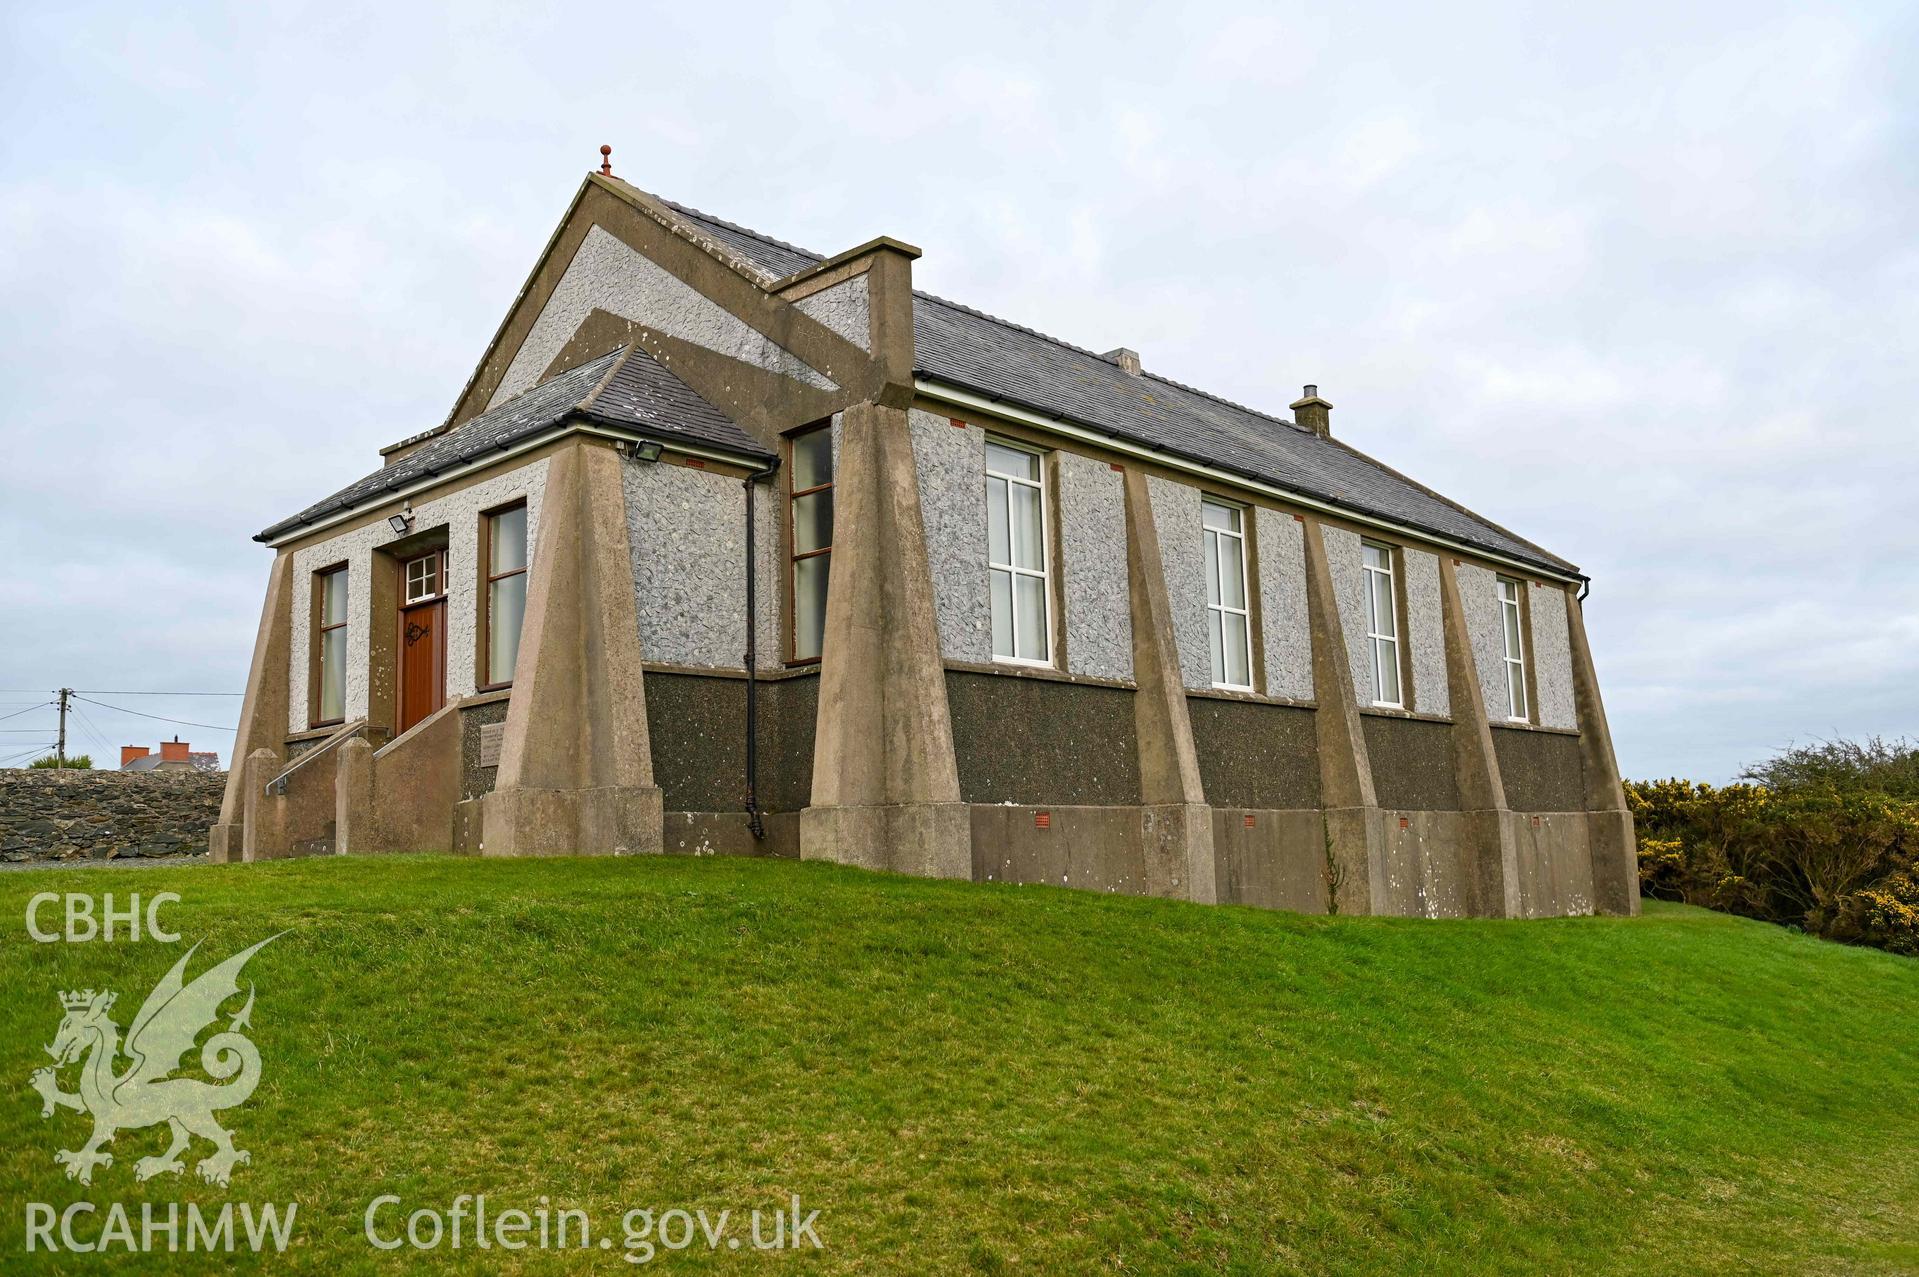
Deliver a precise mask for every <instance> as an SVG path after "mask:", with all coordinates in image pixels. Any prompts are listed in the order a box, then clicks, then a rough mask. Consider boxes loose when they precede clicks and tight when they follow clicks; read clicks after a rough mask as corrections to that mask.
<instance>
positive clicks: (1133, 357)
mask: <svg viewBox="0 0 1919 1277" xmlns="http://www.w3.org/2000/svg"><path fill="white" fill-rule="evenodd" d="M1100 358H1101V359H1104V360H1105V361H1106V362H1107V363H1110V364H1118V365H1119V366H1120V368H1121V369H1122V370H1123V371H1124V372H1125V373H1126V375H1127V376H1129V377H1137V376H1139V352H1138V351H1137V350H1128V349H1126V347H1124V346H1121V347H1120V348H1119V349H1117V350H1109V351H1107V352H1106V353H1105V354H1103V355H1101V356H1100Z"/></svg>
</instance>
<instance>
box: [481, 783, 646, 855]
mask: <svg viewBox="0 0 1919 1277" xmlns="http://www.w3.org/2000/svg"><path fill="white" fill-rule="evenodd" d="M663 819H664V813H663V809H662V806H661V800H660V791H659V788H658V786H652V785H648V786H639V785H631V786H619V787H607V788H603V789H528V788H525V787H522V788H519V789H510V790H495V791H494V792H493V793H490V794H488V795H487V796H486V806H485V815H484V822H485V824H484V828H485V831H486V834H485V840H484V843H483V845H482V846H481V848H480V851H481V854H482V855H487V856H635V855H649V854H650V855H657V854H658V853H659V852H660V850H661V846H660V827H661V822H662V820H663Z"/></svg>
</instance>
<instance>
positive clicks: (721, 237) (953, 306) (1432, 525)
mask: <svg viewBox="0 0 1919 1277" xmlns="http://www.w3.org/2000/svg"><path fill="white" fill-rule="evenodd" d="M665 202H666V203H667V204H668V205H669V206H670V207H672V208H673V209H674V210H675V211H677V212H678V213H680V214H681V215H683V216H684V217H686V218H687V219H689V220H690V221H692V222H693V223H695V224H696V225H697V226H698V227H699V229H700V230H701V231H703V232H704V233H705V234H707V235H708V236H709V237H711V238H712V239H713V240H715V241H717V242H718V243H719V244H720V245H721V246H722V247H723V248H725V249H727V250H728V251H729V252H730V253H732V254H733V255H735V256H737V257H740V258H743V259H744V260H745V261H746V263H747V264H748V265H751V266H754V267H757V268H758V269H759V270H761V271H763V272H765V273H766V275H767V276H768V278H769V280H770V279H777V278H783V277H785V276H787V275H791V274H795V273H797V272H799V271H802V270H805V269H807V268H808V267H811V266H815V265H818V264H819V263H820V262H821V261H824V260H825V259H824V258H823V257H822V256H821V255H820V254H818V253H812V252H808V251H807V250H806V249H803V248H799V247H796V246H795V245H792V244H788V243H784V242H782V241H780V240H776V239H773V238H771V237H769V236H766V235H762V234H760V233H759V232H758V231H752V230H748V229H747V228H746V227H743V226H738V225H735V224H734V223H732V222H726V221H721V220H720V219H719V218H716V217H714V216H712V215H711V214H708V213H702V212H700V211H699V210H698V209H694V208H688V207H686V206H685V205H683V204H675V203H673V202H672V201H670V200H669V201H665ZM913 363H914V372H915V373H916V374H917V375H919V376H922V377H925V378H927V379H928V380H931V381H939V382H944V383H947V384H949V385H952V386H955V387H958V388H961V389H964V390H967V391H971V392H973V393H975V394H978V395H981V396H983V397H985V398H988V399H993V400H998V401H1001V402H1005V403H1007V404H1009V405H1014V406H1018V407H1022V408H1027V409H1030V410H1033V411H1036V412H1039V413H1042V414H1044V415H1046V416H1050V417H1055V418H1058V419H1061V420H1065V421H1070V422H1073V423H1075V424H1078V425H1082V426H1087V427H1091V428H1092V429H1095V430H1098V431H1101V432H1104V433H1107V434H1110V435H1113V436H1115V437H1117V438H1120V439H1124V440H1126V441H1128V442H1131V443H1135V444H1140V445H1144V446H1146V447H1150V448H1156V449H1160V450H1163V451H1165V452H1168V453H1172V454H1176V455H1178V456H1181V457H1186V458H1189V459H1191V460H1194V461H1198V462H1202V463H1204V464H1207V465H1211V466H1215V467H1217V468H1219V469H1222V470H1227V471H1231V472H1233V473H1235V474H1239V475H1243V476H1245V477H1246V478H1249V479H1254V480H1258V481H1261V482H1264V483H1269V484H1272V485H1273V486H1275V487H1279V488H1283V489H1285V490H1287V491H1289V492H1295V493H1298V494H1300V495H1301V496H1307V497H1314V498H1317V499H1319V500H1321V501H1325V502H1327V503H1329V504H1331V505H1335V506H1340V507H1343V508H1345V509H1348V510H1352V511H1354V512H1355V513H1359V514H1367V515H1372V516H1375V517H1377V518H1382V519H1388V520H1391V521H1393V522H1395V523H1401V524H1405V525H1406V526H1408V527H1412V528H1416V529H1419V530H1422V531H1425V532H1429V533H1433V534H1436V535H1438V536H1441V537H1445V538H1448V539H1450V540H1454V541H1458V542H1461V543H1463V544H1465V545H1469V546H1476V547H1478V548H1481V549H1485V550H1490V551H1493V552H1495V553H1498V554H1502V555H1506V556H1508V557H1511V558H1514V559H1518V560H1521V561H1522V562H1526V563H1531V564H1535V565H1537V566H1539V567H1543V568H1546V569H1548V570H1550V571H1553V572H1569V573H1576V572H1577V571H1578V569H1577V568H1576V567H1574V566H1573V565H1572V564H1571V563H1569V562H1567V561H1566V560H1565V559H1562V558H1560V557H1559V556H1557V555H1555V554H1552V553H1549V552H1548V551H1546V550H1544V549H1542V548H1541V547H1539V546H1537V545H1534V544H1533V543H1532V542H1530V541H1527V540H1525V539H1524V538H1522V537H1520V536H1518V535H1516V534H1514V533H1513V532H1510V531H1508V530H1507V529H1505V528H1502V527H1500V526H1499V525H1498V524H1496V523H1493V522H1492V521H1491V520H1489V519H1486V518H1484V517H1482V516H1480V515H1478V514H1475V513H1473V512H1472V511H1471V510H1468V509H1466V508H1465V507H1464V506H1461V505H1458V504H1456V503H1454V502H1452V501H1450V500H1448V499H1446V498H1445V497H1442V496H1440V495H1439V494H1438V493H1436V492H1434V491H1433V490H1432V489H1430V488H1427V487H1424V486H1423V485H1421V484H1418V483H1415V482H1414V481H1413V480H1411V479H1409V478H1407V477H1406V476H1405V475H1402V474H1400V473H1399V472H1398V471H1396V470H1392V469H1390V468H1389V467H1387V466H1384V465H1381V464H1380V463H1379V462H1377V461H1375V460H1373V459H1372V458H1371V457H1368V456H1366V455H1365V454H1364V453H1362V452H1359V451H1357V450H1356V449H1354V448H1352V447H1350V446H1348V445H1347V444H1344V443H1342V442H1340V441H1339V440H1338V439H1325V438H1321V437H1319V436H1318V435H1315V434H1313V433H1312V432H1311V431H1309V430H1303V429H1301V428H1300V427H1298V426H1296V425H1295V424H1293V423H1292V422H1291V421H1289V420H1287V419H1286V418H1284V417H1276V416H1272V415H1269V414H1267V413H1263V412H1259V411H1256V410H1254V409H1252V408H1247V407H1244V406H1242V405H1240V404H1236V403H1232V402H1230V401H1229V400H1225V399H1221V398H1219V397H1217V396H1215V395H1209V394H1207V393H1206V392H1204V391H1201V390H1195V389H1193V388H1192V387H1190V386H1185V385H1181V384H1180V383H1179V382H1176V381H1169V380H1167V379H1166V378H1164V377H1160V376H1156V375H1154V374H1153V373H1150V372H1144V373H1141V374H1139V375H1134V374H1131V373H1128V372H1126V371H1125V370H1123V369H1122V368H1121V367H1120V366H1119V365H1118V364H1116V363H1113V362H1112V361H1110V360H1108V359H1106V358H1104V357H1102V356H1100V355H1097V354H1095V353H1093V352H1092V351H1090V350H1085V349H1082V348H1081V347H1078V346H1073V345H1069V344H1067V343H1066V342H1063V341H1060V340H1059V339H1057V338H1054V337H1048V336H1047V335H1046V334H1044V333H1040V332H1035V331H1034V330H1032V329H1030V328H1022V327H1020V326H1019V325H1018V324H1013V323H1008V322H1007V321H1006V320H1003V319H996V318H994V317H993V316H991V315H987V314H983V313H982V312H980V311H977V310H973V309H971V308H969V307H966V306H962V305H959V304H958V303H956V302H950V301H947V300H945V299H944V298H940V297H934V296H933V295H931V294H930V293H921V292H915V293H914V294H913Z"/></svg>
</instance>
